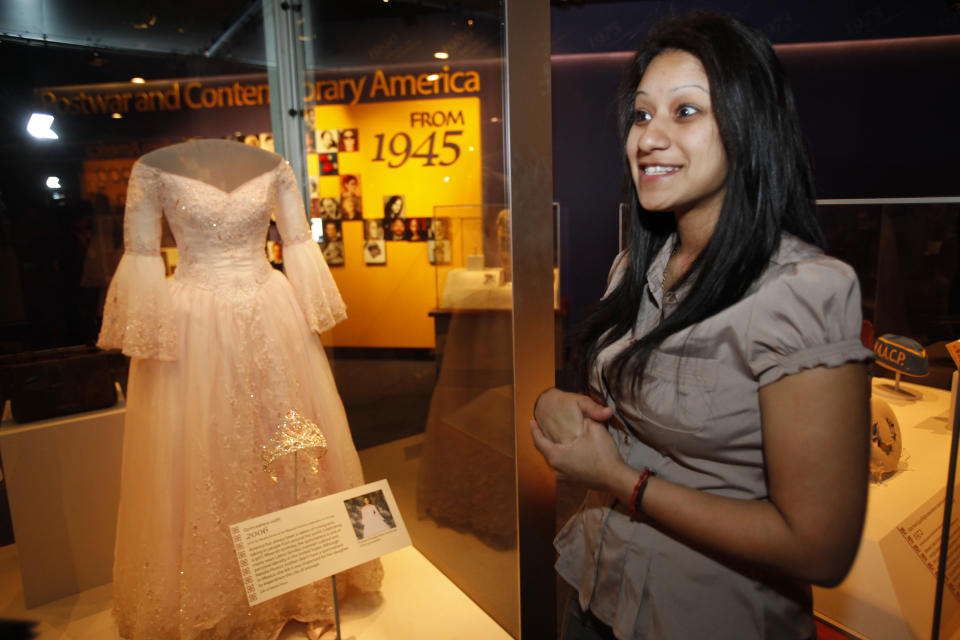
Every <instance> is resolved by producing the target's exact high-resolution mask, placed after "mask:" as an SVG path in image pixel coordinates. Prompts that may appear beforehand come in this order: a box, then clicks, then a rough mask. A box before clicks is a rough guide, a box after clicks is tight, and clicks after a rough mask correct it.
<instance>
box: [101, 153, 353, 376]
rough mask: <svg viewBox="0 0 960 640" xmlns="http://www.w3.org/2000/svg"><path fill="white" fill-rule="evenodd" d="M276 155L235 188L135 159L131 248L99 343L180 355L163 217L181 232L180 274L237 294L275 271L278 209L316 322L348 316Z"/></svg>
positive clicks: (293, 274)
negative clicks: (269, 252) (270, 238)
mask: <svg viewBox="0 0 960 640" xmlns="http://www.w3.org/2000/svg"><path fill="white" fill-rule="evenodd" d="M276 158H277V164H276V165H274V166H273V168H271V169H269V170H267V171H265V172H263V173H261V174H259V175H256V176H254V177H252V178H250V179H248V180H246V181H244V182H242V183H240V184H239V185H237V186H235V187H234V188H232V189H229V190H227V189H224V188H221V187H220V186H215V185H214V184H211V183H208V182H205V181H203V180H200V179H197V178H192V177H189V176H186V175H181V174H178V173H174V172H171V171H166V170H164V169H160V168H158V167H155V166H151V165H150V164H148V163H146V162H144V160H143V158H141V159H140V160H138V161H137V163H136V164H135V165H134V167H133V170H132V171H131V173H130V182H129V185H128V189H127V203H126V212H125V215H124V246H125V253H124V257H123V259H122V260H121V262H120V265H119V266H118V268H117V273H116V274H115V276H114V279H113V282H111V285H110V290H109V291H108V293H107V301H106V306H105V309H104V321H103V327H102V329H101V334H100V340H99V341H98V344H99V346H101V347H103V348H121V349H123V351H124V353H126V354H127V355H130V356H134V357H141V358H159V359H161V360H174V359H176V355H175V349H176V340H177V338H176V331H175V329H174V327H173V323H172V319H171V318H169V317H168V316H167V312H166V309H168V308H169V291H168V286H167V283H166V282H165V281H164V269H163V261H162V258H161V257H160V235H161V217H162V216H166V218H167V221H168V222H169V224H170V229H171V230H172V231H173V235H174V237H175V238H176V241H177V249H178V265H177V272H176V276H175V278H176V279H177V281H178V283H180V284H182V285H185V286H196V287H201V288H204V289H212V290H216V291H218V293H219V294H222V295H224V296H228V297H229V296H237V297H238V298H244V297H246V296H248V295H251V294H253V293H255V289H256V288H257V287H258V286H259V285H261V284H263V283H264V282H265V281H266V280H267V279H268V278H270V277H271V276H272V275H274V271H273V269H272V268H271V267H270V264H269V262H268V260H267V257H266V253H265V238H266V233H267V227H268V225H269V223H270V218H271V216H273V217H274V218H275V219H276V221H277V226H278V228H279V231H280V235H281V237H282V239H283V241H284V265H285V270H286V273H287V277H288V278H289V280H290V282H291V284H292V285H293V288H294V291H295V293H296V295H297V298H298V301H299V302H300V303H301V306H302V310H303V312H304V314H305V316H306V319H307V321H308V322H309V324H310V327H311V328H312V329H313V330H314V331H317V332H318V333H319V332H322V331H325V330H327V329H329V328H330V327H332V326H333V325H334V324H336V323H337V322H339V321H341V320H343V319H344V318H345V317H346V313H345V308H344V305H343V301H342V299H341V298H340V294H339V292H338V290H337V287H336V283H335V282H334V281H333V278H332V276H331V275H330V271H329V269H328V268H327V265H326V262H325V261H324V260H323V257H322V256H321V254H320V251H319V248H318V247H317V245H316V243H314V242H312V239H311V237H310V230H309V227H308V225H307V220H306V214H305V211H304V207H303V201H302V200H301V196H300V192H299V190H298V189H297V182H296V178H295V177H294V175H293V171H292V169H291V168H290V165H289V164H288V163H287V162H286V161H284V160H283V159H282V158H281V157H280V156H276ZM238 301H239V300H238Z"/></svg>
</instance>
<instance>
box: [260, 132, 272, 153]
mask: <svg viewBox="0 0 960 640" xmlns="http://www.w3.org/2000/svg"><path fill="white" fill-rule="evenodd" d="M259 137H260V148H261V149H264V150H265V151H270V152H271V153H272V152H273V151H274V147H273V134H272V133H269V132H268V133H261V134H259Z"/></svg>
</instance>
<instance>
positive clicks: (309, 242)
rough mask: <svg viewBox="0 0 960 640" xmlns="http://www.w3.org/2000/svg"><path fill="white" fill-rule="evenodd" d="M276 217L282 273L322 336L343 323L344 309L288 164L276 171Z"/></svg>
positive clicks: (284, 163) (313, 327) (345, 315)
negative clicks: (280, 247)
mask: <svg viewBox="0 0 960 640" xmlns="http://www.w3.org/2000/svg"><path fill="white" fill-rule="evenodd" d="M275 216H276V219H277V227H278V228H279V231H280V238H281V240H282V241H283V270H284V272H285V273H286V274H287V279H288V280H289V281H290V284H291V285H292V286H293V291H294V294H295V295H296V297H297V301H298V302H299V303H300V307H301V308H302V309H303V313H304V315H305V316H306V318H307V322H308V324H309V325H310V328H311V329H312V330H313V331H315V332H317V333H318V334H320V333H323V332H324V331H327V330H328V329H331V328H333V327H334V326H335V325H336V324H337V323H339V322H342V321H344V320H346V318H347V309H346V305H344V303H343V299H342V298H341V297H340V291H339V289H337V283H336V282H335V281H334V279H333V276H332V275H331V274H330V268H329V267H328V266H327V262H326V260H324V259H323V255H322V254H321V253H320V247H319V246H317V243H316V242H314V241H313V238H312V237H311V235H310V227H309V226H308V224H307V217H306V212H305V210H304V208H303V198H302V197H301V195H300V190H299V189H298V188H297V179H296V177H295V176H294V175H293V169H291V168H290V165H289V164H288V163H287V162H282V166H281V167H280V168H279V169H278V177H277V209H276V211H275Z"/></svg>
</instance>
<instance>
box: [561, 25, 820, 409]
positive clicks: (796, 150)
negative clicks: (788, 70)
mask: <svg viewBox="0 0 960 640" xmlns="http://www.w3.org/2000/svg"><path fill="white" fill-rule="evenodd" d="M667 50H681V51H686V52H688V53H690V54H692V55H694V56H695V57H696V58H698V59H699V60H700V62H701V63H702V64H703V67H704V70H705V71H706V74H707V78H708V79H709V82H710V96H711V102H712V105H713V112H714V115H715V117H716V120H717V126H718V128H719V132H720V138H721V140H722V142H723V146H724V150H725V151H726V156H727V178H726V183H725V186H726V195H725V197H724V200H723V205H722V208H721V210H720V216H719V219H718V221H717V224H716V227H715V229H714V231H713V235H712V236H711V238H710V240H709V242H708V243H707V245H706V247H704V249H703V251H702V252H701V253H700V255H699V256H698V257H697V259H696V260H695V261H694V263H693V264H692V265H691V267H690V269H689V271H688V274H687V275H686V276H685V277H684V281H690V289H689V291H688V293H687V295H686V296H685V298H684V299H683V300H682V302H681V303H680V304H679V305H678V307H677V309H676V310H675V311H674V312H673V313H672V314H670V315H669V316H668V317H667V318H666V319H665V320H664V321H663V322H662V323H661V324H660V326H659V327H657V328H656V329H654V330H653V331H651V332H650V333H648V334H647V335H645V336H643V337H642V338H640V339H639V340H637V341H636V342H635V343H633V344H632V345H631V346H629V347H627V348H626V349H625V350H624V351H623V352H621V353H620V354H619V355H618V356H617V357H616V358H615V359H614V360H613V362H612V363H611V364H610V366H609V368H608V371H607V376H608V377H609V378H610V379H611V381H613V380H616V381H618V382H617V383H616V384H615V386H616V387H617V388H619V389H622V390H624V391H630V390H634V389H635V388H636V387H638V386H639V384H640V381H641V380H642V378H643V372H644V369H645V367H646V363H647V361H648V359H649V357H650V354H651V353H652V352H653V351H654V349H656V348H657V347H658V346H659V345H660V344H661V343H662V342H663V341H664V340H665V339H666V338H668V337H669V336H671V335H673V334H675V333H677V332H678V331H681V330H683V329H685V328H686V327H689V326H690V325H693V324H695V323H697V322H700V321H702V320H704V319H706V318H708V317H710V316H712V315H714V314H716V313H718V312H720V311H722V310H723V309H726V308H727V307H729V306H730V305H732V304H734V303H735V302H737V301H738V300H740V299H741V298H742V297H743V295H744V294H745V293H746V292H747V290H748V289H749V288H750V286H751V285H752V284H753V283H754V282H755V281H756V280H757V279H758V278H759V277H760V275H761V274H762V273H763V271H764V269H765V268H766V267H767V265H768V263H769V261H770V258H771V256H772V255H773V254H774V252H775V251H776V250H777V248H778V247H779V244H780V236H781V233H782V232H784V231H787V232H789V233H792V234H793V235H795V236H797V237H799V238H800V239H802V240H804V241H806V242H809V243H811V244H814V245H817V246H820V247H823V245H824V241H823V234H822V232H821V230H820V227H819V225H818V224H817V221H816V217H815V213H814V195H813V178H812V175H811V171H810V164H809V162H808V160H807V155H806V151H805V148H804V143H803V137H802V134H801V131H800V124H799V121H798V118H797V113H796V108H795V106H794V101H793V94H792V93H791V91H790V87H789V85H788V83H787V79H786V76H785V74H784V71H783V68H782V66H781V64H780V61H779V59H778V58H777V56H776V54H775V53H774V51H773V47H772V46H771V45H770V43H769V41H767V39H766V38H765V37H764V36H763V35H762V34H761V33H760V32H759V31H756V30H754V29H752V28H750V27H747V26H745V25H743V24H741V23H739V22H737V21H736V20H734V19H732V18H729V17H726V16H723V15H721V14H717V13H714V12H708V11H697V12H694V13H690V14H687V15H685V16H683V17H680V18H675V19H672V20H668V21H666V22H662V23H660V24H658V25H657V26H655V27H653V29H652V30H651V31H650V33H649V34H648V35H647V37H646V38H645V39H644V41H643V43H642V44H641V45H640V48H639V49H638V50H637V53H636V55H635V56H634V58H633V61H632V62H631V64H630V67H629V69H628V70H627V73H626V76H625V77H624V79H623V82H622V84H621V87H620V94H619V106H620V135H621V143H622V145H623V146H622V148H626V147H625V145H626V140H627V135H628V134H629V132H630V129H631V127H632V126H633V123H634V105H635V100H636V91H637V85H638V84H639V83H640V80H641V78H642V77H643V74H644V72H645V71H646V70H647V67H648V66H649V64H650V62H651V61H652V60H653V59H654V58H655V57H656V56H657V55H659V54H660V53H662V52H664V51H667ZM624 160H625V164H624V166H625V169H626V177H627V182H628V183H629V184H630V185H631V186H630V188H629V193H630V202H631V217H632V220H631V222H632V223H631V225H630V226H631V238H630V248H629V252H628V256H627V260H628V262H627V267H626V273H625V275H624V277H623V278H622V279H621V280H620V282H619V284H618V285H617V286H616V287H615V288H614V289H613V290H612V291H611V292H610V293H609V295H607V296H606V297H604V298H603V299H602V300H601V301H600V302H599V303H598V304H597V305H596V306H595V307H594V309H593V311H592V312H591V313H590V315H589V316H588V317H587V318H586V320H585V321H584V324H583V325H582V327H581V328H580V329H579V330H578V332H577V334H576V337H575V344H574V350H573V354H572V356H573V361H572V364H573V366H574V370H575V372H576V374H577V377H578V382H579V386H580V389H581V390H584V389H585V388H586V385H587V382H588V380H589V375H590V370H591V368H592V366H593V363H594V362H595V361H596V358H597V355H598V354H599V353H600V351H601V350H603V349H604V348H606V347H607V346H609V345H610V344H612V343H613V342H614V341H616V340H617V339H618V338H620V337H621V336H623V335H624V334H626V333H627V332H629V331H631V330H632V329H633V327H634V323H635V322H636V318H637V313H638V312H639V310H640V305H641V303H642V302H643V298H644V296H645V288H646V281H647V270H648V268H649V266H650V262H651V261H652V260H653V259H654V258H655V257H656V255H657V253H658V252H659V251H660V249H661V248H662V247H663V245H664V243H665V242H666V241H667V239H668V238H669V237H670V235H671V234H672V233H674V231H675V230H676V220H675V218H674V216H673V215H672V214H669V213H666V212H648V211H645V210H643V209H642V208H641V207H640V205H639V200H638V198H637V192H636V187H635V186H634V185H633V181H632V179H631V173H630V165H629V163H630V162H631V161H632V160H631V159H630V158H628V157H627V156H626V154H625V155H624Z"/></svg>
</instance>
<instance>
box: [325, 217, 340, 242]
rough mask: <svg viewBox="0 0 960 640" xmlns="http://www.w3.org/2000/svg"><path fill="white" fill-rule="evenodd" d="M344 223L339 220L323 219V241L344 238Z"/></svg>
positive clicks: (337, 240) (334, 240) (336, 240)
mask: <svg viewBox="0 0 960 640" xmlns="http://www.w3.org/2000/svg"><path fill="white" fill-rule="evenodd" d="M342 224H343V223H342V222H340V221H339V220H331V219H330V218H324V219H323V241H324V242H340V241H342V240H343V227H342V226H340V225H342Z"/></svg>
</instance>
